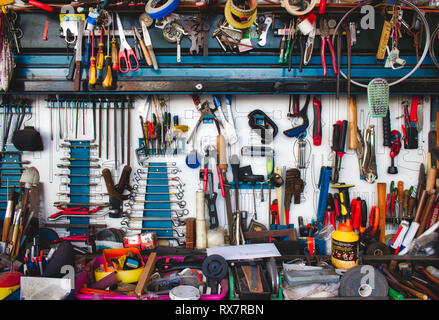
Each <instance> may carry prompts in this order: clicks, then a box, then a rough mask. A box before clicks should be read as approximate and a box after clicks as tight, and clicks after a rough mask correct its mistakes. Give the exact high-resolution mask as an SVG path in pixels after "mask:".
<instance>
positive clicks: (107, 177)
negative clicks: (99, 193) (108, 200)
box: [102, 168, 116, 198]
mask: <svg viewBox="0 0 439 320" xmlns="http://www.w3.org/2000/svg"><path fill="white" fill-rule="evenodd" d="M102 177H104V181H105V185H106V186H107V191H108V195H109V196H110V197H112V198H113V197H114V194H115V193H116V190H115V189H114V182H113V177H112V175H111V171H110V169H108V168H105V169H103V170H102Z"/></svg>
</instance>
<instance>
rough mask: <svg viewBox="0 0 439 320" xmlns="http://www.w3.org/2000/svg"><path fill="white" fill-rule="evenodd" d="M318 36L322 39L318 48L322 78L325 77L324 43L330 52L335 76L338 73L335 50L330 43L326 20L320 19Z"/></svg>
mask: <svg viewBox="0 0 439 320" xmlns="http://www.w3.org/2000/svg"><path fill="white" fill-rule="evenodd" d="M320 36H321V38H322V42H321V47H320V57H321V58H322V68H323V76H324V77H326V56H325V54H326V53H325V49H326V43H327V44H328V46H329V50H330V51H331V56H332V69H333V70H334V74H337V73H338V71H337V65H336V62H335V50H334V46H333V44H332V41H331V39H330V37H329V36H330V34H329V26H328V20H326V19H322V20H321V21H320Z"/></svg>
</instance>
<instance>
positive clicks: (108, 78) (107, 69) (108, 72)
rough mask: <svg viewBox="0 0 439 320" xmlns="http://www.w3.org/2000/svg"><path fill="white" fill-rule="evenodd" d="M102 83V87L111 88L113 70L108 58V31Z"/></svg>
mask: <svg viewBox="0 0 439 320" xmlns="http://www.w3.org/2000/svg"><path fill="white" fill-rule="evenodd" d="M102 77H103V79H104V80H103V81H102V87H104V88H111V87H112V86H113V69H112V61H111V56H110V29H108V37H107V55H106V56H105V65H104V71H103V76H102Z"/></svg>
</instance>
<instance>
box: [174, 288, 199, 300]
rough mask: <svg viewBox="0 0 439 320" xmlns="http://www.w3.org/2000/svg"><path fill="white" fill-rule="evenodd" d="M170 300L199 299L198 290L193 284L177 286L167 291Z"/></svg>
mask: <svg viewBox="0 0 439 320" xmlns="http://www.w3.org/2000/svg"><path fill="white" fill-rule="evenodd" d="M169 299H171V300H200V290H198V288H195V287H193V286H186V285H183V286H178V287H175V288H172V289H171V290H170V291H169Z"/></svg>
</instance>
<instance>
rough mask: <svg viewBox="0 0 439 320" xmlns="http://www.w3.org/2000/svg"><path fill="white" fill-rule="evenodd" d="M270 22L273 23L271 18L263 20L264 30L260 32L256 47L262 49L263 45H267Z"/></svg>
mask: <svg viewBox="0 0 439 320" xmlns="http://www.w3.org/2000/svg"><path fill="white" fill-rule="evenodd" d="M272 22H273V19H272V18H271V17H267V18H265V22H264V30H262V33H261V36H260V37H259V42H258V45H260V46H261V47H264V46H265V44H266V43H267V34H268V29H270V26H271V23H272Z"/></svg>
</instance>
